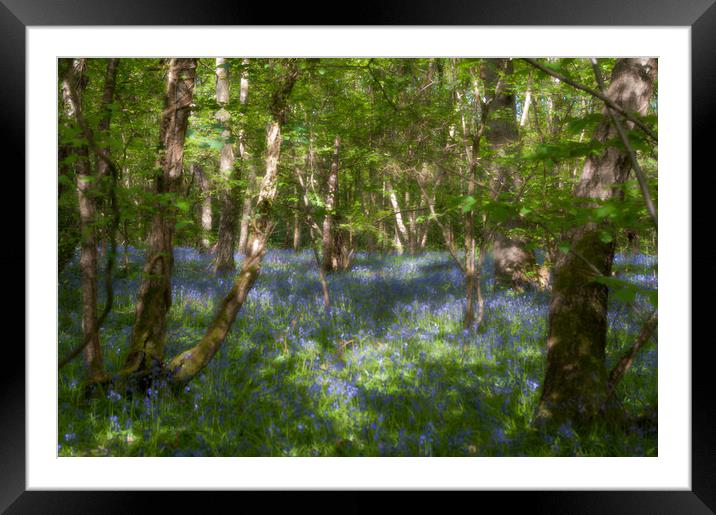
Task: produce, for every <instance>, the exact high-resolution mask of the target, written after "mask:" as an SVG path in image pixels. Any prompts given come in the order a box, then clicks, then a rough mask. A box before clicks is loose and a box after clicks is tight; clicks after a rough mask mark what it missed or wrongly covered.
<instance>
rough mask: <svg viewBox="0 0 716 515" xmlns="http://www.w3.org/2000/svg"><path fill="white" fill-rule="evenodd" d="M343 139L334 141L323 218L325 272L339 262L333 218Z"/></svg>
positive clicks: (323, 265)
mask: <svg viewBox="0 0 716 515" xmlns="http://www.w3.org/2000/svg"><path fill="white" fill-rule="evenodd" d="M340 146H341V140H340V138H339V137H338V136H336V138H335V140H334V141H333V157H332V158H331V169H330V170H329V172H328V185H327V188H326V216H325V217H324V218H323V232H322V239H321V242H322V246H323V262H322V263H321V268H322V269H323V271H324V272H326V273H327V272H333V271H334V270H336V268H337V266H338V264H337V263H336V260H335V253H336V250H335V248H334V246H335V241H334V234H333V232H334V231H333V218H334V216H335V213H334V210H335V208H336V195H337V191H338V151H339V150H340Z"/></svg>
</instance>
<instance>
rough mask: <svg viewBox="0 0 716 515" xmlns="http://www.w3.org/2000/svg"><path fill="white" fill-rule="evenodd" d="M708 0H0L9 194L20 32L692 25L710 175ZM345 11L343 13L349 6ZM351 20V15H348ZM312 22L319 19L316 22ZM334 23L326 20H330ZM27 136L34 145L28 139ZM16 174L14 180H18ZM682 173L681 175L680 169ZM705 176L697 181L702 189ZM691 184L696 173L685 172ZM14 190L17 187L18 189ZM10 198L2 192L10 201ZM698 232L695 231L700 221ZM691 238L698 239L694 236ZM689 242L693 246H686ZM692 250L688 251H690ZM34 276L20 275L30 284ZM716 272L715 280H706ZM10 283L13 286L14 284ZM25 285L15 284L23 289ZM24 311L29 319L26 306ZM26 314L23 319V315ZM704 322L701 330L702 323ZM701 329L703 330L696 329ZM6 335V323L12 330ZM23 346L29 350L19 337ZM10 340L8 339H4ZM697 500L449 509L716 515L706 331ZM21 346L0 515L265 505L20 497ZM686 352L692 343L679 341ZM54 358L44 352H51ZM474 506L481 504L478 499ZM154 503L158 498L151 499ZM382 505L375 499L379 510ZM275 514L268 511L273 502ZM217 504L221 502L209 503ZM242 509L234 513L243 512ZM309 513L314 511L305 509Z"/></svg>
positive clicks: (168, 495) (13, 349)
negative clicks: (46, 28) (51, 28)
mask: <svg viewBox="0 0 716 515" xmlns="http://www.w3.org/2000/svg"><path fill="white" fill-rule="evenodd" d="M714 1H715V0H688V1H685V0H632V1H630V2H624V1H623V0H599V1H589V0H549V1H541V2H528V1H526V0H482V1H479V2H477V1H476V2H474V3H471V4H468V3H466V2H464V1H461V0H448V1H430V0H418V1H415V0H413V1H410V2H408V1H407V0H405V1H401V2H392V3H386V2H377V1H375V0H368V1H363V2H360V3H359V4H360V5H359V6H357V5H356V6H353V7H352V4H346V5H343V6H342V8H343V9H344V11H343V13H344V14H338V11H337V10H336V7H340V6H337V5H336V4H335V3H332V4H329V3H326V5H320V4H312V5H307V4H305V3H293V4H287V5H285V6H283V5H282V6H281V7H280V8H279V7H278V4H274V3H271V2H263V3H262V2H255V3H252V4H249V3H247V2H219V1H215V0H202V1H201V2H187V1H177V0H173V1H171V2H170V1H169V0H154V1H152V2H149V1H147V0H113V1H106V0H55V1H50V0H44V1H42V0H0V57H1V60H0V63H2V68H0V69H2V70H3V72H4V73H3V75H4V78H3V80H0V106H1V109H0V113H2V114H1V116H2V118H3V123H2V124H0V136H1V138H0V142H2V147H3V150H4V151H5V152H3V155H4V156H8V157H9V156H17V157H19V159H18V163H17V164H16V165H15V166H14V167H8V168H6V173H5V177H4V179H3V180H4V181H5V184H6V185H8V181H9V182H10V184H11V185H8V187H12V188H13V190H12V191H23V192H24V191H25V186H24V184H25V179H24V174H23V173H21V172H19V170H24V169H25V161H24V153H20V152H18V149H22V148H24V138H25V105H26V102H27V101H28V100H30V99H27V98H26V95H25V50H26V49H25V45H26V40H25V30H26V27H28V26H38V25H57V26H63V25H193V26H198V25H201V26H207V25H267V24H270V25H283V24H292V25H293V24H300V25H320V24H326V25H344V24H350V25H503V26H504V25H535V26H539V25H549V26H554V25H576V26H588V25H591V26H595V25H596V26H610V25H622V26H689V27H691V38H692V40H691V71H692V105H694V106H698V109H697V110H692V157H693V159H692V162H693V166H692V168H693V169H694V170H697V169H698V170H703V171H704V172H705V173H707V172H709V171H711V168H713V165H712V164H711V163H710V162H709V161H707V159H708V152H707V149H708V148H709V145H708V144H710V145H711V146H712V145H713V142H712V141H713V140H712V137H711V134H710V132H711V131H709V130H708V129H709V128H710V127H711V126H712V125H713V122H712V120H713V118H714V115H716V110H715V109H714V107H716V105H715V104H716V93H715V92H716V6H715V5H714ZM346 7H347V8H348V9H345V8H346ZM351 10H353V11H355V12H350V11H351ZM318 13H326V18H320V16H319V14H318ZM329 18H330V19H329ZM27 137H31V135H28V136H27ZM11 170H16V171H15V172H14V173H13V172H11ZM684 173H688V170H685V171H684ZM702 176H703V174H701V173H700V174H699V184H700V185H701V184H702V182H701V181H702V178H701V177H702ZM691 177H692V183H693V177H694V174H692V176H691ZM12 181H15V182H14V183H13V182H12ZM707 194H708V188H701V187H700V188H699V189H695V188H693V186H692V199H693V202H692V220H693V221H694V223H696V222H697V221H700V220H709V219H710V217H709V214H710V211H707V210H708V209H709V202H708V200H707V199H706V195H707ZM6 196H7V194H6ZM16 201H17V202H18V203H19V205H12V204H7V203H6V204H3V205H2V208H1V209H2V210H3V213H2V214H3V218H2V219H3V220H15V222H14V223H13V224H9V225H10V227H7V229H6V232H5V235H6V237H8V238H11V240H10V241H15V242H19V241H22V242H25V226H24V223H23V224H19V223H17V218H18V213H20V212H22V213H24V212H25V209H24V195H17V196H16ZM700 223H701V222H700ZM692 234H696V231H695V229H692ZM693 241H694V244H696V243H697V241H696V240H693ZM692 247H693V245H692ZM24 248H25V245H24V244H23V245H22V246H19V245H18V246H17V247H12V248H7V249H4V252H3V253H2V255H0V262H2V264H3V265H4V267H5V270H6V274H7V275H12V277H9V278H8V279H7V280H9V281H10V285H9V286H10V288H11V291H13V290H14V292H13V295H14V297H13V299H12V303H11V304H12V306H10V307H8V308H7V309H9V310H12V309H14V310H15V312H12V311H6V312H5V314H6V316H7V319H6V320H7V321H12V323H13V324H16V323H17V321H19V320H20V319H24V318H25V303H24V302H20V301H19V299H20V298H21V299H24V298H25V291H24V280H23V278H21V274H19V273H15V274H12V273H10V272H8V271H9V270H19V269H22V268H24V267H25V250H24ZM691 251H692V270H701V269H707V270H709V271H711V270H713V264H714V263H715V262H716V253H714V252H713V251H710V250H707V249H700V250H699V251H698V252H696V251H695V250H694V249H693V248H692V249H691ZM31 273H32V270H28V269H25V274H26V275H27V274H31ZM709 273H711V272H709ZM13 281H14V282H13ZM21 281H22V282H23V285H22V286H21V285H20V282H21ZM27 309H32V307H31V306H28V307H27ZM707 310H709V314H710V305H709V303H708V302H696V301H695V300H692V313H693V314H692V320H693V323H694V324H695V325H694V324H692V329H693V328H695V327H697V326H698V327H702V326H704V325H705V323H704V322H703V320H709V316H708V315H707ZM21 311H22V313H21ZM699 321H700V322H699ZM696 322H699V323H698V324H697V323H696ZM8 325H10V324H8ZM20 332H22V339H23V341H24V329H23V331H20ZM6 334H7V333H6ZM692 334H693V336H692V342H691V343H692V456H691V460H692V461H691V463H692V490H691V491H608V492H599V491H585V492H557V491H547V492H477V493H470V496H471V498H470V499H465V498H464V497H465V494H458V493H453V494H451V496H450V500H451V501H452V502H468V503H471V504H472V503H476V502H483V501H484V500H486V499H490V500H493V499H494V500H496V501H499V502H500V503H501V505H502V506H503V508H504V507H507V508H510V507H512V506H514V505H515V504H520V505H525V506H527V507H529V510H530V512H533V513H534V512H537V513H600V514H602V513H625V514H626V513H630V514H631V513H651V514H657V513H665V514H666V513H668V514H690V513H694V514H700V513H704V514H706V513H714V512H716V438H715V436H716V423H715V422H714V412H715V409H714V406H715V405H716V403H714V402H713V399H712V392H713V391H714V388H713V383H712V381H711V376H712V371H711V368H712V360H711V359H709V358H710V357H711V347H712V345H713V343H712V340H710V339H709V338H708V337H707V334H708V333H704V334H702V335H701V338H698V337H697V333H696V332H693V331H692ZM18 340H19V338H18V337H17V336H14V337H8V338H7V339H6V341H5V342H4V343H5V349H4V352H3V355H2V356H3V357H4V358H5V359H6V360H7V361H6V364H5V365H4V366H3V367H2V372H3V373H2V374H0V385H1V389H0V413H1V416H0V432H1V433H0V435H1V436H0V510H7V511H6V513H10V514H19V513H22V514H24V513H135V512H143V511H156V509H152V507H151V506H152V503H150V502H149V501H150V499H149V498H150V497H151V498H152V499H151V500H152V501H158V502H160V503H161V504H160V506H161V509H160V510H159V512H160V513H170V512H187V511H193V510H194V508H193V507H192V504H193V501H198V502H199V503H202V504H204V503H206V502H207V501H208V500H209V497H210V499H211V501H210V502H211V504H212V505H214V503H217V502H221V501H222V500H226V501H228V502H229V503H233V502H236V499H234V496H237V495H238V496H242V498H241V500H240V502H241V505H247V504H244V503H249V502H251V501H252V500H254V499H253V498H254V497H256V496H262V498H261V499H260V500H259V499H256V500H258V501H260V502H264V503H265V502H266V501H267V499H266V498H265V497H266V496H265V494H261V493H256V492H251V493H246V492H243V493H242V492H236V493H231V492H222V493H217V492H201V493H198V492H194V493H186V492H163V493H158V492H154V493H152V492H117V491H114V492H87V491H82V492H69V491H62V492H59V491H42V492H40V491H26V483H25V473H26V465H25V454H26V449H25V430H26V427H25V384H26V383H25V382H26V379H27V378H26V376H25V357H24V356H25V352H24V348H23V347H22V346H20V345H19V344H18ZM679 343H680V344H684V345H688V344H689V342H679ZM48 351H49V350H48ZM375 495H376V494H375V493H370V492H350V493H349V495H348V497H347V499H346V498H344V499H343V500H342V501H341V502H342V503H343V504H342V506H341V507H340V508H339V507H336V508H335V509H336V510H338V509H340V510H341V511H346V510H347V509H351V511H364V509H374V506H375V504H374V503H375V502H377V501H376V500H375V499H374V498H373V497H374V496H375ZM473 496H476V497H477V499H475V498H473ZM154 497H158V499H154ZM400 497H401V498H402V499H401V500H400V502H401V503H403V508H404V509H405V508H407V507H408V506H411V505H412V506H425V501H426V499H425V496H424V493H422V492H410V493H408V494H407V495H406V494H402V495H401V496H400ZM380 502H381V503H382V501H380ZM271 503H272V506H275V504H274V503H273V500H272V501H271ZM281 503H282V504H286V505H293V506H294V507H295V506H300V505H301V504H303V503H312V501H309V499H308V498H307V497H306V495H305V494H303V493H296V492H293V493H289V494H287V495H285V496H284V497H283V499H282V501H281ZM216 506H218V504H217V505H216ZM238 507H239V506H238V505H237V509H238ZM312 509H313V508H312Z"/></svg>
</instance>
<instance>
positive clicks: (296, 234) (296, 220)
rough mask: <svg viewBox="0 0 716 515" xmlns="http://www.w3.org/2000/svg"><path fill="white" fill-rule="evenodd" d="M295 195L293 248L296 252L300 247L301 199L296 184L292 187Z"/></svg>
mask: <svg viewBox="0 0 716 515" xmlns="http://www.w3.org/2000/svg"><path fill="white" fill-rule="evenodd" d="M294 194H295V195H296V210H295V211H294V212H293V250H294V252H298V251H299V250H300V249H301V219H300V217H299V212H300V210H301V199H300V198H299V192H298V186H296V187H295V188H294Z"/></svg>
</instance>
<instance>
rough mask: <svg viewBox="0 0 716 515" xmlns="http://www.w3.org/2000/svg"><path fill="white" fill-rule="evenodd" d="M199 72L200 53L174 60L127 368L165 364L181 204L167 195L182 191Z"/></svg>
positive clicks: (146, 369) (144, 368)
mask: <svg viewBox="0 0 716 515" xmlns="http://www.w3.org/2000/svg"><path fill="white" fill-rule="evenodd" d="M195 75H196V59H178V58H173V59H171V60H170V61H169V70H168V73H167V88H166V94H165V100H164V111H163V113H162V125H161V130H160V144H159V156H158V160H157V161H158V166H157V173H156V179H155V181H156V182H155V192H156V194H157V201H156V203H155V205H154V213H153V215H152V221H151V225H150V228H149V235H148V241H147V250H146V258H145V265H144V270H143V273H144V277H143V279H142V284H141V286H140V288H139V294H138V295H137V307H136V315H135V321H134V326H133V327H132V337H131V343H130V349H129V353H128V355H127V359H126V362H125V370H124V372H125V374H129V373H132V372H137V371H140V372H148V371H152V370H154V369H155V368H161V364H162V355H163V350H164V338H165V330H166V316H167V312H168V311H169V308H170V307H171V301H172V299H171V277H172V270H173V267H174V255H173V253H174V245H173V239H174V228H175V224H176V210H175V208H174V206H173V205H172V202H171V200H170V201H169V202H167V201H166V199H171V198H172V196H173V195H176V194H177V193H178V192H179V191H180V187H181V177H182V167H183V158H184V139H185V136H186V129H187V124H188V120H189V114H190V108H191V102H192V97H193V92H194V78H195Z"/></svg>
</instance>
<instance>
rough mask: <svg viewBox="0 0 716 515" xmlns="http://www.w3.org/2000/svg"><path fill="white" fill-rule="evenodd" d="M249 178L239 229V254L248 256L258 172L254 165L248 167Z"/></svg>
mask: <svg viewBox="0 0 716 515" xmlns="http://www.w3.org/2000/svg"><path fill="white" fill-rule="evenodd" d="M247 168H248V177H247V178H246V189H245V191H244V202H243V205H242V207H241V226H240V228H239V252H240V253H241V254H243V255H246V252H247V245H248V242H249V224H250V222H251V208H252V202H251V197H252V196H253V194H254V191H255V189H254V185H255V183H256V172H255V171H254V167H253V165H251V164H249V165H248V167H247Z"/></svg>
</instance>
